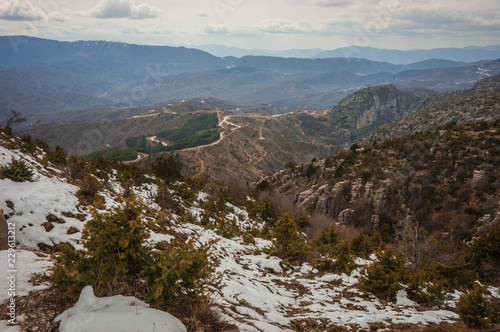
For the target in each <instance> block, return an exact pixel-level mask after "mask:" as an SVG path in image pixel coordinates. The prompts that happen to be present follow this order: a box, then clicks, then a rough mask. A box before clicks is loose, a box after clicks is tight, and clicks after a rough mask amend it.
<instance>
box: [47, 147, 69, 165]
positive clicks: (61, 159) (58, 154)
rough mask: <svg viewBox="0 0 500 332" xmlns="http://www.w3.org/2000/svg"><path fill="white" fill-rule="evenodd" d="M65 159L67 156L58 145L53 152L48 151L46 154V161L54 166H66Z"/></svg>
mask: <svg viewBox="0 0 500 332" xmlns="http://www.w3.org/2000/svg"><path fill="white" fill-rule="evenodd" d="M67 157H68V156H67V154H66V152H64V149H63V148H61V147H60V146H59V145H58V146H56V149H55V150H54V151H49V153H48V154H47V158H48V160H49V161H50V162H52V163H55V164H63V165H66V159H67Z"/></svg>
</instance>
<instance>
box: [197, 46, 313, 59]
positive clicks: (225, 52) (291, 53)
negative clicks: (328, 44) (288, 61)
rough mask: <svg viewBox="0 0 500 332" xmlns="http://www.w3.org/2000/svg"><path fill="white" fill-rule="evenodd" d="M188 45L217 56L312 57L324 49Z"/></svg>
mask: <svg viewBox="0 0 500 332" xmlns="http://www.w3.org/2000/svg"><path fill="white" fill-rule="evenodd" d="M188 47H191V48H197V49H199V50H202V51H205V52H208V53H210V54H212V55H215V56H217V57H221V58H223V57H229V56H231V57H238V58H241V57H244V56H247V55H256V56H275V57H283V58H312V57H313V56H314V55H316V54H318V53H320V52H322V51H323V50H322V49H319V48H311V49H289V50H259V49H247V48H238V47H228V46H224V45H217V44H209V45H190V46H188Z"/></svg>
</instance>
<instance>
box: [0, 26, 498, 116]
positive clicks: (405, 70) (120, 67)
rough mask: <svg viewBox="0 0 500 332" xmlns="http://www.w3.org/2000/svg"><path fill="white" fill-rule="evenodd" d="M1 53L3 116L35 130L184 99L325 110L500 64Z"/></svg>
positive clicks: (454, 80) (64, 48) (78, 48)
mask: <svg viewBox="0 0 500 332" xmlns="http://www.w3.org/2000/svg"><path fill="white" fill-rule="evenodd" d="M0 50H1V52H0V69H1V71H0V116H1V117H3V118H6V117H8V116H9V114H10V110H15V111H17V112H20V113H22V114H23V115H24V116H25V117H27V118H28V120H29V122H36V121H38V120H40V121H46V119H48V118H50V119H51V120H52V121H57V120H63V119H67V118H68V117H72V116H73V115H74V113H75V112H78V113H82V114H88V112H87V111H85V110H86V109H95V108H99V109H100V110H101V111H102V113H106V112H113V111H116V110H119V109H120V108H121V107H131V106H141V105H146V104H158V103H162V102H166V101H168V100H175V99H181V98H204V97H213V98H218V99H222V100H227V101H229V102H232V103H236V104H239V105H259V104H276V105H288V106H290V107H291V108H303V109H304V108H305V109H326V108H330V107H332V106H334V105H336V104H337V103H338V102H339V101H340V100H342V98H344V97H345V96H346V95H347V94H348V93H350V92H354V91H356V90H360V89H362V88H364V87H366V86H371V85H377V84H385V83H392V84H394V85H396V86H398V87H402V88H409V87H422V88H429V89H434V90H436V91H449V90H457V89H466V88H470V87H472V85H473V84H474V83H475V82H476V81H477V80H479V79H482V78H485V77H487V76H488V75H490V76H491V75H495V74H499V73H500V65H499V62H498V61H491V60H484V61H482V62H475V63H464V62H457V61H453V60H449V59H425V60H424V61H419V62H416V63H412V64H407V65H401V64H392V63H390V62H387V61H373V60H367V59H358V58H346V57H337V58H327V59H305V58H280V57H272V56H244V57H241V58H235V57H225V58H220V57H215V56H213V55H211V54H209V53H207V52H204V51H201V50H197V49H188V48H184V47H168V46H141V45H132V44H126V43H116V42H107V41H78V42H59V41H54V40H47V39H39V38H33V37H26V36H4V37H0ZM486 51H487V52H493V53H489V54H494V52H495V51H494V50H491V49H486V50H485V52H486ZM467 52H471V50H470V49H467ZM484 56H486V55H484ZM499 56H500V55H499ZM488 57H489V56H488ZM469 60H470V59H469ZM276 109H277V108H276ZM284 109H287V108H286V107H285V108H284ZM288 109H289V108H288Z"/></svg>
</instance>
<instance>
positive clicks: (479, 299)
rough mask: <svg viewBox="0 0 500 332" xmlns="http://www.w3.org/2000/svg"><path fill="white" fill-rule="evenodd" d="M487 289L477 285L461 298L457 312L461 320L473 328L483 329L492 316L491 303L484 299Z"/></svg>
mask: <svg viewBox="0 0 500 332" xmlns="http://www.w3.org/2000/svg"><path fill="white" fill-rule="evenodd" d="M485 292H486V289H485V288H484V287H481V286H480V285H478V284H477V283H476V284H475V285H474V289H472V290H470V291H469V292H467V293H465V294H463V295H462V296H460V300H459V301H458V303H457V311H458V314H459V315H460V319H461V320H462V321H463V322H464V323H465V325H467V326H468V327H471V328H481V327H484V326H485V325H486V324H487V323H488V317H489V316H490V315H491V314H492V312H491V311H492V310H491V303H490V302H489V301H488V300H487V299H486V298H485V297H484V295H485Z"/></svg>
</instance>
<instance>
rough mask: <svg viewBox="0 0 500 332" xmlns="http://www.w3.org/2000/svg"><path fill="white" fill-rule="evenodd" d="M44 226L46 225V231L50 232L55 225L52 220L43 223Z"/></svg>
mask: <svg viewBox="0 0 500 332" xmlns="http://www.w3.org/2000/svg"><path fill="white" fill-rule="evenodd" d="M42 226H43V227H45V231H46V232H50V231H51V230H53V229H54V225H52V223H51V222H50V221H47V222H45V223H43V224H42Z"/></svg>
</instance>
